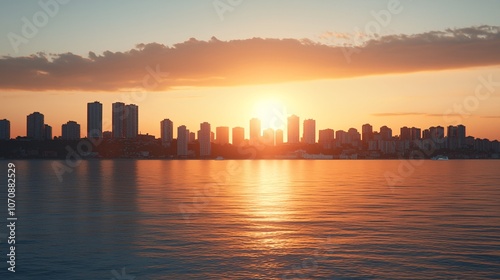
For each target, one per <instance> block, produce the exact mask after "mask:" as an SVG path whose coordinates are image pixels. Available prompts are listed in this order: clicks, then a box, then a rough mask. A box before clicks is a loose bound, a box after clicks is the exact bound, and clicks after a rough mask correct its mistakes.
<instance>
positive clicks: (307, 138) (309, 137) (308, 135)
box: [302, 119, 316, 144]
mask: <svg viewBox="0 0 500 280" xmlns="http://www.w3.org/2000/svg"><path fill="white" fill-rule="evenodd" d="M302 137H303V139H304V143H306V144H314V143H316V121H315V120H313V119H308V120H305V121H304V135H303V136H302Z"/></svg>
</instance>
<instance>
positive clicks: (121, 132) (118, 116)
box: [112, 102, 127, 138]
mask: <svg viewBox="0 0 500 280" xmlns="http://www.w3.org/2000/svg"><path fill="white" fill-rule="evenodd" d="M112 115H113V117H112V125H113V138H125V136H126V135H125V127H126V125H127V122H126V120H127V116H126V112H125V103H122V102H115V103H113V104H112Z"/></svg>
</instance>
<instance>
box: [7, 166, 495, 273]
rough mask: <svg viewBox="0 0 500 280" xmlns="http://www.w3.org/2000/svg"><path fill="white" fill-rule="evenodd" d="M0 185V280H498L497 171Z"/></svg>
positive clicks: (220, 175)
mask: <svg viewBox="0 0 500 280" xmlns="http://www.w3.org/2000/svg"><path fill="white" fill-rule="evenodd" d="M8 163H13V164H14V165H15V174H16V185H15V194H16V196H15V217H16V218H17V220H16V221H15V225H16V227H15V232H14V234H15V236H14V240H15V272H11V271H9V270H8V268H9V267H10V266H11V265H10V264H9V263H8V262H7V261H8V260H9V259H8V258H10V257H8V256H7V254H9V253H10V249H11V248H10V247H11V245H10V244H8V240H11V239H12V238H11V239H9V238H10V237H11V235H12V232H11V231H10V229H9V228H8V227H7V226H6V225H8V224H9V221H8V220H7V218H9V214H8V211H7V210H8V209H7V208H8V207H9V206H8V203H7V195H8V192H7V169H8ZM0 176H2V177H0V182H2V183H1V184H0V213H2V216H0V221H2V222H1V227H0V253H1V255H0V279H37V280H44V279H63V280H79V279H81V280H94V279H107V280H109V279H111V280H120V279H127V280H128V279H130V280H132V279H135V280H146V279H339V280H340V279H353V280H354V279H449V280H458V279H460V280H462V279H500V160H448V161H433V160H411V161H410V160H130V159H123V160H81V161H73V162H71V161H64V160H61V161H51V160H12V161H7V160H1V161H0ZM1 178H3V179H1ZM11 206H13V205H11Z"/></svg>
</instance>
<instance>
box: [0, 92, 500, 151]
mask: <svg viewBox="0 0 500 280" xmlns="http://www.w3.org/2000/svg"><path fill="white" fill-rule="evenodd" d="M87 108H88V110H87V122H88V124H87V127H91V126H93V127H103V122H106V119H105V118H104V117H102V112H101V111H102V103H100V102H99V101H94V102H89V103H87ZM96 108H97V109H96ZM138 112H139V107H138V106H137V105H134V104H129V105H126V104H124V103H121V102H116V103H113V104H112V120H113V122H112V123H113V125H112V126H111V127H110V130H104V131H100V133H97V132H99V131H96V130H88V131H87V135H86V136H85V137H83V136H80V135H81V124H79V123H78V122H75V121H72V120H69V121H67V122H66V123H64V124H62V125H61V132H62V134H61V135H60V136H59V137H58V136H56V135H53V134H52V126H50V125H49V124H46V123H45V121H44V120H45V115H44V114H42V113H40V112H34V113H32V114H29V115H28V116H27V117H26V135H25V136H21V135H19V136H17V137H27V138H32V139H33V140H47V139H52V138H53V137H58V138H60V139H63V140H78V139H82V138H89V135H92V136H93V137H92V138H102V137H103V136H104V135H105V134H108V137H104V138H109V137H110V138H118V139H120V138H129V139H133V138H136V137H137V136H139V135H140V134H139V133H138V131H139V127H138V126H137V124H138V120H139V115H138ZM96 115H97V116H101V119H100V120H99V119H96V118H95V116H96ZM272 123H273V124H275V123H276V119H274V118H273V119H272ZM159 125H160V130H161V133H160V135H159V136H156V135H151V136H154V137H155V138H157V139H161V140H162V145H163V146H165V147H168V146H170V144H171V143H172V141H173V140H174V139H176V140H177V139H179V133H180V135H181V136H180V137H181V141H182V143H184V145H183V146H186V147H185V148H180V149H181V151H184V149H187V144H188V143H191V142H193V141H194V140H195V139H196V140H198V141H200V145H201V147H203V148H202V150H203V152H204V155H205V156H208V155H210V151H211V148H210V143H216V144H220V145H224V144H229V143H230V141H229V139H232V141H231V144H233V145H234V144H235V141H236V142H237V143H241V142H243V141H250V143H257V142H262V141H264V142H266V143H267V145H269V143H272V144H271V145H272V146H274V145H277V144H281V143H287V144H298V143H303V144H323V145H329V142H330V141H333V140H335V141H337V142H338V143H340V144H346V143H352V142H353V141H355V142H359V145H365V146H366V145H367V144H368V142H369V141H370V140H373V139H374V135H375V134H376V135H379V139H380V140H394V139H398V140H403V141H405V140H408V141H414V140H420V139H437V138H447V141H446V143H447V147H448V148H451V149H456V148H460V147H464V146H465V143H466V137H473V138H475V139H487V140H490V141H498V140H499V139H496V138H494V139H489V138H481V137H478V136H475V135H467V133H466V126H464V125H463V124H458V125H455V126H454V125H449V126H446V127H443V126H441V125H436V126H431V127H429V128H423V129H422V128H419V127H415V126H410V127H408V126H403V127H400V128H399V130H394V131H396V133H394V132H393V129H392V128H390V127H388V126H386V125H384V126H381V127H380V129H379V130H378V131H376V130H374V129H373V126H372V125H371V124H369V123H365V124H363V125H362V126H361V129H360V130H358V129H357V128H354V127H350V128H348V129H346V130H344V129H337V130H336V129H333V128H330V127H328V128H317V127H316V120H314V119H305V120H304V121H303V123H302V126H300V116H297V115H295V114H292V115H289V116H287V117H286V124H285V123H283V124H281V126H280V127H286V129H285V130H283V129H281V128H280V127H267V126H266V127H267V128H264V127H262V122H261V120H260V119H259V118H255V117H254V118H252V119H250V120H249V125H248V134H247V133H246V131H247V130H246V129H245V127H240V126H236V127H232V128H230V127H228V126H212V125H211V123H210V122H206V121H204V122H202V123H200V130H198V133H197V136H198V137H196V134H195V133H194V132H190V130H189V128H188V127H187V126H186V125H184V124H182V125H180V126H176V125H175V123H174V122H173V121H172V120H170V119H168V118H166V119H163V120H161V121H160V122H159ZM10 126H11V125H10V121H9V120H8V119H3V120H0V136H1V137H0V140H7V139H6V136H7V135H9V136H10V139H15V138H16V137H12V134H11V132H10ZM128 127H130V128H128ZM175 127H177V135H175V134H174V130H175ZM212 127H213V128H214V129H212ZM301 127H302V128H301ZM445 130H446V134H445ZM214 131H215V132H214ZM230 131H231V134H230ZM397 131H399V133H397ZM300 132H302V136H301V137H298V136H299V135H300ZM96 133H97V134H96ZM99 134H100V135H101V136H97V137H96V136H95V135H99ZM285 134H286V135H288V137H287V138H286V140H285V138H284V136H283V135H285ZM142 135H149V134H147V133H146V134H142ZM245 135H248V137H246V136H245ZM297 138H298V139H297ZM201 139H203V140H201ZM449 139H452V140H449ZM441 144H442V143H441ZM325 147H326V146H325ZM178 148H179V147H178ZM181 154H182V155H184V154H185V155H187V150H186V152H185V153H184V152H181Z"/></svg>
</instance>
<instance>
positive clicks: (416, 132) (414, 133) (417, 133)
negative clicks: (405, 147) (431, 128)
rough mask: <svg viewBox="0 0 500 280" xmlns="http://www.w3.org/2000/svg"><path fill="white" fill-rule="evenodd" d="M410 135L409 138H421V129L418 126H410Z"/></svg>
mask: <svg viewBox="0 0 500 280" xmlns="http://www.w3.org/2000/svg"><path fill="white" fill-rule="evenodd" d="M410 137H411V140H420V139H422V130H421V129H420V128H416V127H412V128H411V129H410Z"/></svg>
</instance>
